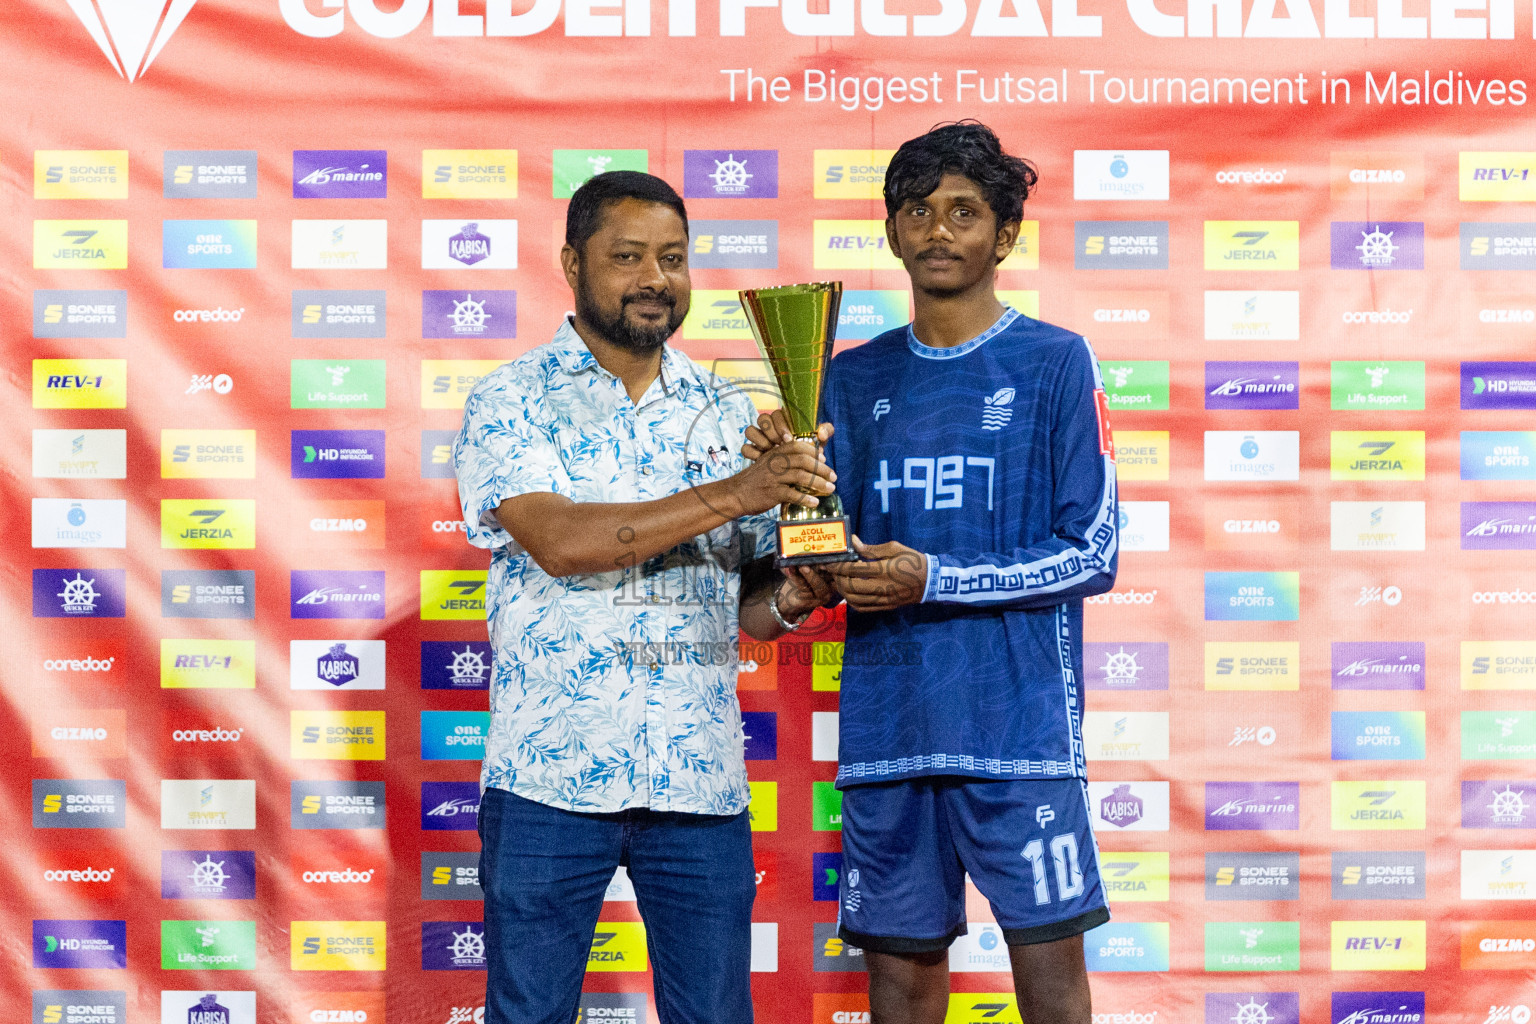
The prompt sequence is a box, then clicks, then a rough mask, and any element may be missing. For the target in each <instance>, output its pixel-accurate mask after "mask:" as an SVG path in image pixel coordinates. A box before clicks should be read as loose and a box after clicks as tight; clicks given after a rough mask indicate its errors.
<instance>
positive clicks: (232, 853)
mask: <svg viewBox="0 0 1536 1024" xmlns="http://www.w3.org/2000/svg"><path fill="white" fill-rule="evenodd" d="M160 897H161V899H167V900H199V899H203V900H252V899H255V898H256V854H255V852H254V851H251V850H162V851H161V853H160Z"/></svg>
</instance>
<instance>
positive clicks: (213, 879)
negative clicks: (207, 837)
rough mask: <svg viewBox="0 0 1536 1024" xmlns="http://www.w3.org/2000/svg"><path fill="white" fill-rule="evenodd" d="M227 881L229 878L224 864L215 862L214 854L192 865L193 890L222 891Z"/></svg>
mask: <svg viewBox="0 0 1536 1024" xmlns="http://www.w3.org/2000/svg"><path fill="white" fill-rule="evenodd" d="M227 881H229V876H228V875H227V874H225V873H224V862H223V861H221V860H220V861H215V860H214V859H213V855H212V854H209V855H208V857H206V858H205V859H204V860H202V861H201V862H198V863H194V864H193V865H192V886H193V888H196V889H209V890H216V891H222V890H223V889H224V883H225V882H227Z"/></svg>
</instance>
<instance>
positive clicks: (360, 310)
mask: <svg viewBox="0 0 1536 1024" xmlns="http://www.w3.org/2000/svg"><path fill="white" fill-rule="evenodd" d="M386 305H387V302H386V293H385V292H383V291H371V290H351V289H340V288H336V289H306V288H299V289H295V290H294V292H293V295H292V318H291V321H292V322H291V331H290V333H292V335H293V336H294V337H295V338H382V337H384V329H385V324H386V317H385V307H386Z"/></svg>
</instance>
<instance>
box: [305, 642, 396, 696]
mask: <svg viewBox="0 0 1536 1024" xmlns="http://www.w3.org/2000/svg"><path fill="white" fill-rule="evenodd" d="M384 645H385V641H383V640H290V641H288V683H289V688H290V689H294V690H382V689H384Z"/></svg>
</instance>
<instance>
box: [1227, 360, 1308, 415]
mask: <svg viewBox="0 0 1536 1024" xmlns="http://www.w3.org/2000/svg"><path fill="white" fill-rule="evenodd" d="M1300 392H1301V370H1300V364H1298V363H1232V362H1208V363H1206V364H1205V407H1206V408H1207V409H1295V408H1298V407H1299V402H1300V398H1301V394H1300Z"/></svg>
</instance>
